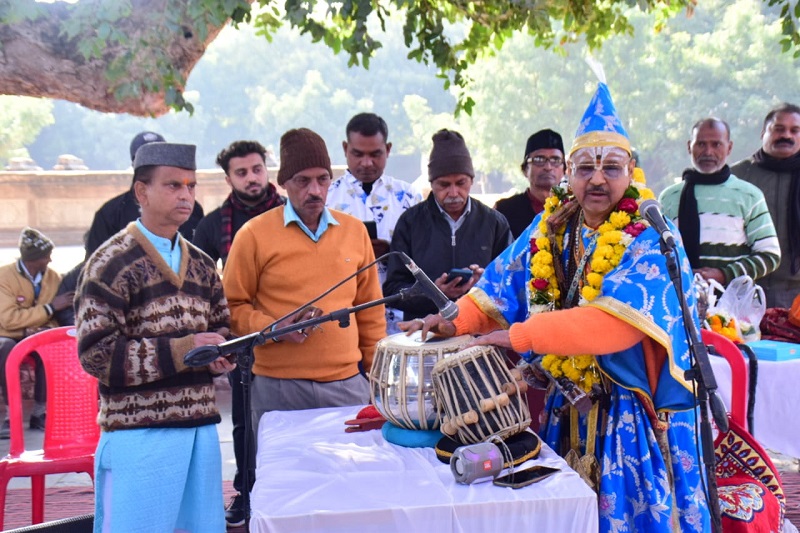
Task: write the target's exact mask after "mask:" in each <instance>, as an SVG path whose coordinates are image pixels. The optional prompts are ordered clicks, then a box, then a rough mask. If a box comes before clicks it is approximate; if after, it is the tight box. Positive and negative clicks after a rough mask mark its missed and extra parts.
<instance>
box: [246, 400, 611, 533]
mask: <svg viewBox="0 0 800 533" xmlns="http://www.w3.org/2000/svg"><path fill="white" fill-rule="evenodd" d="M358 411H359V407H344V408H329V409H313V410H308V411H283V412H279V411H275V412H271V413H266V414H265V415H264V416H263V417H262V419H261V423H260V424H259V429H258V452H257V459H256V464H257V470H256V482H255V486H254V487H253V492H252V493H251V507H252V515H251V516H252V518H251V521H250V528H251V531H254V532H266V531H269V532H289V531H291V532H311V531H324V532H326V533H329V532H343V533H344V532H347V533H350V532H358V533H366V532H376V533H377V532H381V533H385V532H391V531H397V532H403V533H408V532H420V533H430V532H436V533H440V532H450V531H452V532H480V533H484V532H489V531H498V532H500V531H507V532H511V531H569V532H582V531H586V532H596V531H597V529H598V514H597V513H598V511H597V498H596V496H595V494H594V492H592V491H591V490H590V489H589V487H587V486H586V484H585V483H584V482H583V481H582V480H581V479H580V477H578V475H577V474H576V473H575V472H573V471H572V470H570V469H569V467H568V466H567V464H566V463H565V462H564V461H563V460H562V459H561V458H560V457H558V456H557V455H556V454H555V452H553V451H552V450H551V449H550V448H548V447H547V446H546V445H543V449H542V453H541V455H540V457H539V459H537V460H536V461H535V462H536V463H537V464H545V465H548V466H555V467H558V468H561V469H562V472H561V473H559V474H556V475H554V476H552V477H550V478H547V479H544V480H542V481H540V482H538V483H534V484H533V485H529V486H528V487H525V488H522V489H517V490H514V489H511V488H504V487H497V486H494V485H492V483H491V482H487V483H481V484H477V485H460V484H458V483H456V482H455V479H454V478H453V475H452V474H451V472H450V466H449V465H446V464H444V463H441V462H440V461H439V460H438V459H437V458H436V454H435V453H434V451H433V449H432V448H414V449H412V448H404V447H401V446H396V445H393V444H390V443H388V442H386V441H384V439H383V437H382V436H381V432H380V430H373V431H366V432H359V433H345V432H344V428H345V425H344V421H345V420H348V419H351V418H355V415H356V413H357V412H358ZM530 463H531V461H528V463H526V465H527V464H530Z"/></svg>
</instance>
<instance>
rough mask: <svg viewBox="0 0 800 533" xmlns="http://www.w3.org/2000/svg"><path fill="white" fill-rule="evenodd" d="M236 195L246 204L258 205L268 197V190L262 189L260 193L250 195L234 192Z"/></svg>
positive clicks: (244, 192)
mask: <svg viewBox="0 0 800 533" xmlns="http://www.w3.org/2000/svg"><path fill="white" fill-rule="evenodd" d="M233 192H234V194H235V195H236V196H237V198H239V200H241V201H242V202H245V203H258V202H260V201H261V200H263V199H264V198H266V196H267V188H266V187H262V188H261V189H260V190H259V191H258V192H254V193H248V192H246V191H236V190H235V191H233Z"/></svg>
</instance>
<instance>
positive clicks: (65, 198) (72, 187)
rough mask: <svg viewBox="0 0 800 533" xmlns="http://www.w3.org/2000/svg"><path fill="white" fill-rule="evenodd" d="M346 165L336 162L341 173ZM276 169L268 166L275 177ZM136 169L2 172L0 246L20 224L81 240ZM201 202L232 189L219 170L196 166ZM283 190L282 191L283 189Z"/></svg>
mask: <svg viewBox="0 0 800 533" xmlns="http://www.w3.org/2000/svg"><path fill="white" fill-rule="evenodd" d="M343 172H344V167H334V168H333V173H334V174H335V175H336V176H340V175H341V174H342V173H343ZM277 173H278V170H277V169H276V168H272V169H270V170H269V175H270V178H271V181H272V182H273V183H274V182H275V176H277ZM132 176H133V174H132V171H130V170H128V171H91V170H82V171H28V172H20V171H18V172H0V247H13V246H16V245H17V243H18V241H19V234H20V231H22V228H24V227H25V226H30V227H33V228H36V229H38V230H40V231H42V232H43V233H44V234H45V235H47V236H48V237H50V238H51V239H53V241H54V242H55V243H56V245H57V246H72V245H81V244H83V235H84V233H86V231H87V230H88V229H89V226H91V224H92V219H93V218H94V213H95V211H97V210H98V209H99V208H100V206H102V205H103V204H104V203H105V202H106V201H107V200H109V199H110V198H113V197H114V196H116V195H118V194H120V193H122V192H124V191H125V190H127V189H128V187H130V184H131V178H132ZM196 191H197V195H196V197H197V201H198V202H200V204H201V205H202V206H203V208H204V209H205V211H206V212H210V211H212V210H213V209H215V208H217V207H218V206H219V205H220V204H221V203H222V202H223V201H224V200H225V197H227V195H228V193H229V192H230V188H229V187H228V184H227V183H225V175H224V174H223V173H222V171H221V170H198V171H197V189H196ZM281 192H282V194H283V191H281Z"/></svg>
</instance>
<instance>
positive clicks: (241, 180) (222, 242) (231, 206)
mask: <svg viewBox="0 0 800 533" xmlns="http://www.w3.org/2000/svg"><path fill="white" fill-rule="evenodd" d="M266 156H267V150H266V148H264V147H263V146H262V145H261V144H260V143H258V142H256V141H235V142H233V143H231V145H230V146H228V147H227V148H225V149H224V150H222V151H221V152H220V153H219V155H217V165H219V166H220V167H221V168H222V170H223V171H224V172H225V181H226V182H227V183H228V185H230V186H231V193H230V195H228V197H227V198H226V199H225V201H224V202H223V203H222V205H221V206H220V207H218V208H217V209H215V210H213V211H212V212H210V213H209V214H208V215H206V216H205V217H203V220H201V221H200V223H199V224H197V229H196V230H195V232H194V239H193V240H192V244H194V245H195V246H197V247H198V248H200V249H201V250H203V251H204V252H205V253H207V254H208V255H209V256H210V257H211V259H213V260H214V262H217V261H218V260H222V264H223V265H224V264H225V261H226V260H227V259H228V252H230V249H231V243H233V238H234V236H235V235H236V232H237V231H239V230H240V229H241V227H242V226H244V225H245V223H246V222H247V221H248V220H250V219H251V218H253V217H255V216H258V215H260V214H261V213H264V212H266V211H268V210H270V209H272V208H273V207H278V206H279V205H283V203H284V201H283V198H282V197H281V196H280V195H279V194H278V191H277V189H276V188H275V185H273V184H272V183H270V182H269V176H268V175H267V163H266ZM228 382H230V384H231V420H232V422H233V454H234V457H235V458H236V474H235V475H234V477H233V488H234V489H235V490H236V494H235V495H234V497H233V498H232V499H231V501H230V503H229V504H228V506H227V508H226V509H225V522H226V523H227V525H228V526H229V527H238V526H241V525H242V524H244V523H245V515H244V500H243V498H242V491H243V490H244V487H243V485H244V483H243V480H242V478H243V476H242V470H243V468H242V465H243V463H244V442H245V420H244V417H245V412H244V411H245V409H244V403H243V398H244V391H243V390H242V374H241V371H240V370H239V368H238V367H237V368H235V369H234V370H232V371H230V372H228ZM248 438H249V441H250V444H249V447H248V449H249V452H250V453H249V455H250V460H249V463H248V464H249V468H248V470H249V473H248V484H249V485H250V487H249V488H248V489H247V490H250V489H252V487H253V482H254V481H255V480H256V473H255V466H256V462H255V453H254V452H255V448H256V447H255V441H254V438H253V434H252V431H251V433H250V435H249V436H248Z"/></svg>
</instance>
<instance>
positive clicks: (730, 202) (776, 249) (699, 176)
mask: <svg viewBox="0 0 800 533" xmlns="http://www.w3.org/2000/svg"><path fill="white" fill-rule="evenodd" d="M688 147H689V154H690V156H691V158H692V164H693V167H694V168H691V169H687V170H685V171H684V173H683V182H681V183H676V184H675V185H671V186H670V187H667V188H666V189H665V190H664V192H662V193H661V196H660V198H659V200H660V202H661V205H662V206H663V209H664V215H665V216H667V217H669V218H671V219H672V220H674V221H675V222H676V224H677V225H678V228H679V229H680V232H681V237H682V238H683V244H684V247H685V248H686V255H687V256H688V258H689V262H690V263H691V265H692V268H693V269H694V271H695V272H696V273H699V274H700V275H701V276H703V278H705V279H714V280H716V281H718V282H719V283H721V284H722V285H727V284H728V283H729V282H730V281H731V280H732V279H733V278H735V277H738V276H742V275H745V274H746V275H748V276H750V277H751V278H753V279H758V278H761V277H763V276H766V275H767V274H769V273H770V272H772V271H773V270H775V269H776V268H777V267H778V264H779V263H780V260H781V249H780V246H779V244H778V237H777V235H776V233H775V226H774V225H773V223H772V217H771V216H770V213H769V210H768V209H767V204H766V202H765V201H764V194H763V193H762V192H761V191H760V190H759V189H758V187H755V186H754V185H751V184H750V183H747V182H745V181H742V180H740V179H739V178H737V177H736V176H734V175H733V174H731V171H730V168H729V167H728V165H727V163H726V161H727V159H728V156H729V155H730V153H731V149H732V148H733V142H731V140H730V128H729V127H728V124H727V123H726V122H725V121H723V120H720V119H718V118H705V119H703V120H700V121H699V122H697V124H695V125H694V126H693V127H692V138H691V140H690V141H689V143H688Z"/></svg>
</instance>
